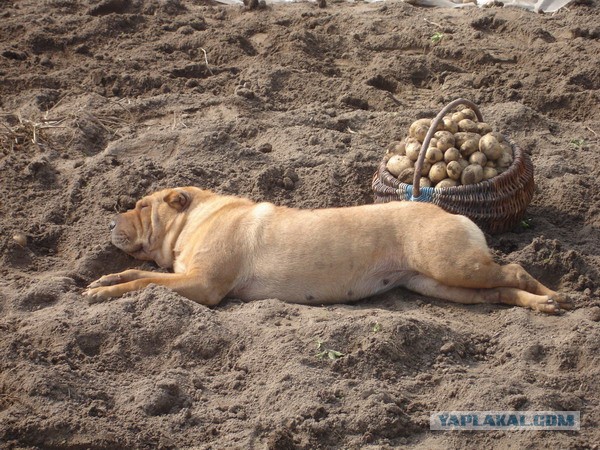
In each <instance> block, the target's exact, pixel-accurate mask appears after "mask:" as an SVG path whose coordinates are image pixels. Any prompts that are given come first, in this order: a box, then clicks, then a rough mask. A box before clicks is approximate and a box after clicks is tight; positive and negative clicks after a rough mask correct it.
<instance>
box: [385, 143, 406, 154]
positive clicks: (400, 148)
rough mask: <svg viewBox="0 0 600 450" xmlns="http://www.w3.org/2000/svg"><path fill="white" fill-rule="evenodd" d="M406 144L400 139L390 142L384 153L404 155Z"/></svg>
mask: <svg viewBox="0 0 600 450" xmlns="http://www.w3.org/2000/svg"><path fill="white" fill-rule="evenodd" d="M405 147H406V144H405V143H404V142H400V141H394V142H390V144H389V145H388V146H387V149H386V152H385V154H386V155H405V154H406V149H405Z"/></svg>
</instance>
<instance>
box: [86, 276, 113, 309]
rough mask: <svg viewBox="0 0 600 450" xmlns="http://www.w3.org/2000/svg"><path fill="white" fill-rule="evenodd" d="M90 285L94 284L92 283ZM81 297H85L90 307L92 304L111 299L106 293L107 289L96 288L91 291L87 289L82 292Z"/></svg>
mask: <svg viewBox="0 0 600 450" xmlns="http://www.w3.org/2000/svg"><path fill="white" fill-rule="evenodd" d="M98 281H99V280H98ZM92 284H94V283H92ZM90 286H91V284H90ZM81 295H83V296H84V297H87V300H88V303H89V304H90V305H91V304H94V303H99V302H101V301H103V300H106V299H107V298H109V297H111V295H110V294H109V292H108V288H106V287H96V288H91V289H90V288H88V289H86V290H85V291H83V293H82V294H81Z"/></svg>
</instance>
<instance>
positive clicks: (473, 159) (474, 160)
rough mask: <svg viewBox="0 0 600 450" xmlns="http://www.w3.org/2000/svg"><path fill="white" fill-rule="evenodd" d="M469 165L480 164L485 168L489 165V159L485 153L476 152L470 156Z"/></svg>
mask: <svg viewBox="0 0 600 450" xmlns="http://www.w3.org/2000/svg"><path fill="white" fill-rule="evenodd" d="M469 163H471V164H479V165H480V166H481V167H483V166H485V164H486V163H487V158H486V156H485V155H484V154H483V153H481V152H475V153H473V154H472V155H471V156H469Z"/></svg>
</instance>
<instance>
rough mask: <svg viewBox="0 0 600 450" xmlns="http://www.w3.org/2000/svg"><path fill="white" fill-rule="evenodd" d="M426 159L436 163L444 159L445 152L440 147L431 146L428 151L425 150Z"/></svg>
mask: <svg viewBox="0 0 600 450" xmlns="http://www.w3.org/2000/svg"><path fill="white" fill-rule="evenodd" d="M425 159H426V160H427V161H429V162H430V163H431V164H435V163H436V162H438V161H441V160H442V159H444V153H442V151H441V150H440V149H439V148H435V147H429V148H428V149H427V152H425Z"/></svg>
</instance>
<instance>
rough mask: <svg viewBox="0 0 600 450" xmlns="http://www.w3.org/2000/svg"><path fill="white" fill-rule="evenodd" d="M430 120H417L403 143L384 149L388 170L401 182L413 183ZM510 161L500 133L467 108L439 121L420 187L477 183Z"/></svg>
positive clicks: (428, 151) (511, 160)
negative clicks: (387, 157)
mask: <svg viewBox="0 0 600 450" xmlns="http://www.w3.org/2000/svg"><path fill="white" fill-rule="evenodd" d="M431 122H432V120H431V119H419V120H417V121H416V122H414V123H413V124H412V125H411V126H410V129H409V132H408V136H407V137H406V139H405V140H404V142H392V143H391V144H390V145H389V147H388V150H387V153H388V156H389V159H388V162H387V169H388V171H389V172H390V173H391V174H392V175H394V176H395V177H396V178H398V180H400V181H401V182H403V183H408V184H412V183H413V179H414V173H415V161H416V160H417V158H418V157H419V152H420V151H421V146H422V144H423V140H424V139H425V135H426V134H427V131H428V130H429V126H430V125H431ZM512 162H513V149H512V146H511V145H510V144H509V143H508V142H507V141H506V139H505V138H504V136H503V135H502V134H500V133H497V132H495V131H492V127H491V126H490V125H488V124H487V123H485V122H479V121H478V120H477V115H476V114H475V112H474V111H473V110H472V109H470V108H466V107H465V108H463V109H461V110H460V111H458V112H455V113H452V114H448V115H447V116H445V117H444V119H443V121H442V122H440V125H439V126H438V129H437V131H436V132H435V134H434V135H433V138H432V139H431V141H430V142H429V148H428V149H427V152H426V153H425V161H424V162H423V170H421V178H420V186H421V187H426V186H428V187H431V186H434V187H435V188H445V187H452V186H460V185H467V184H475V183H479V182H480V181H482V180H489V179H490V178H494V177H495V176H497V175H499V174H501V173H502V172H504V171H505V170H507V169H508V168H509V167H510V165H511V164H512Z"/></svg>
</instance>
